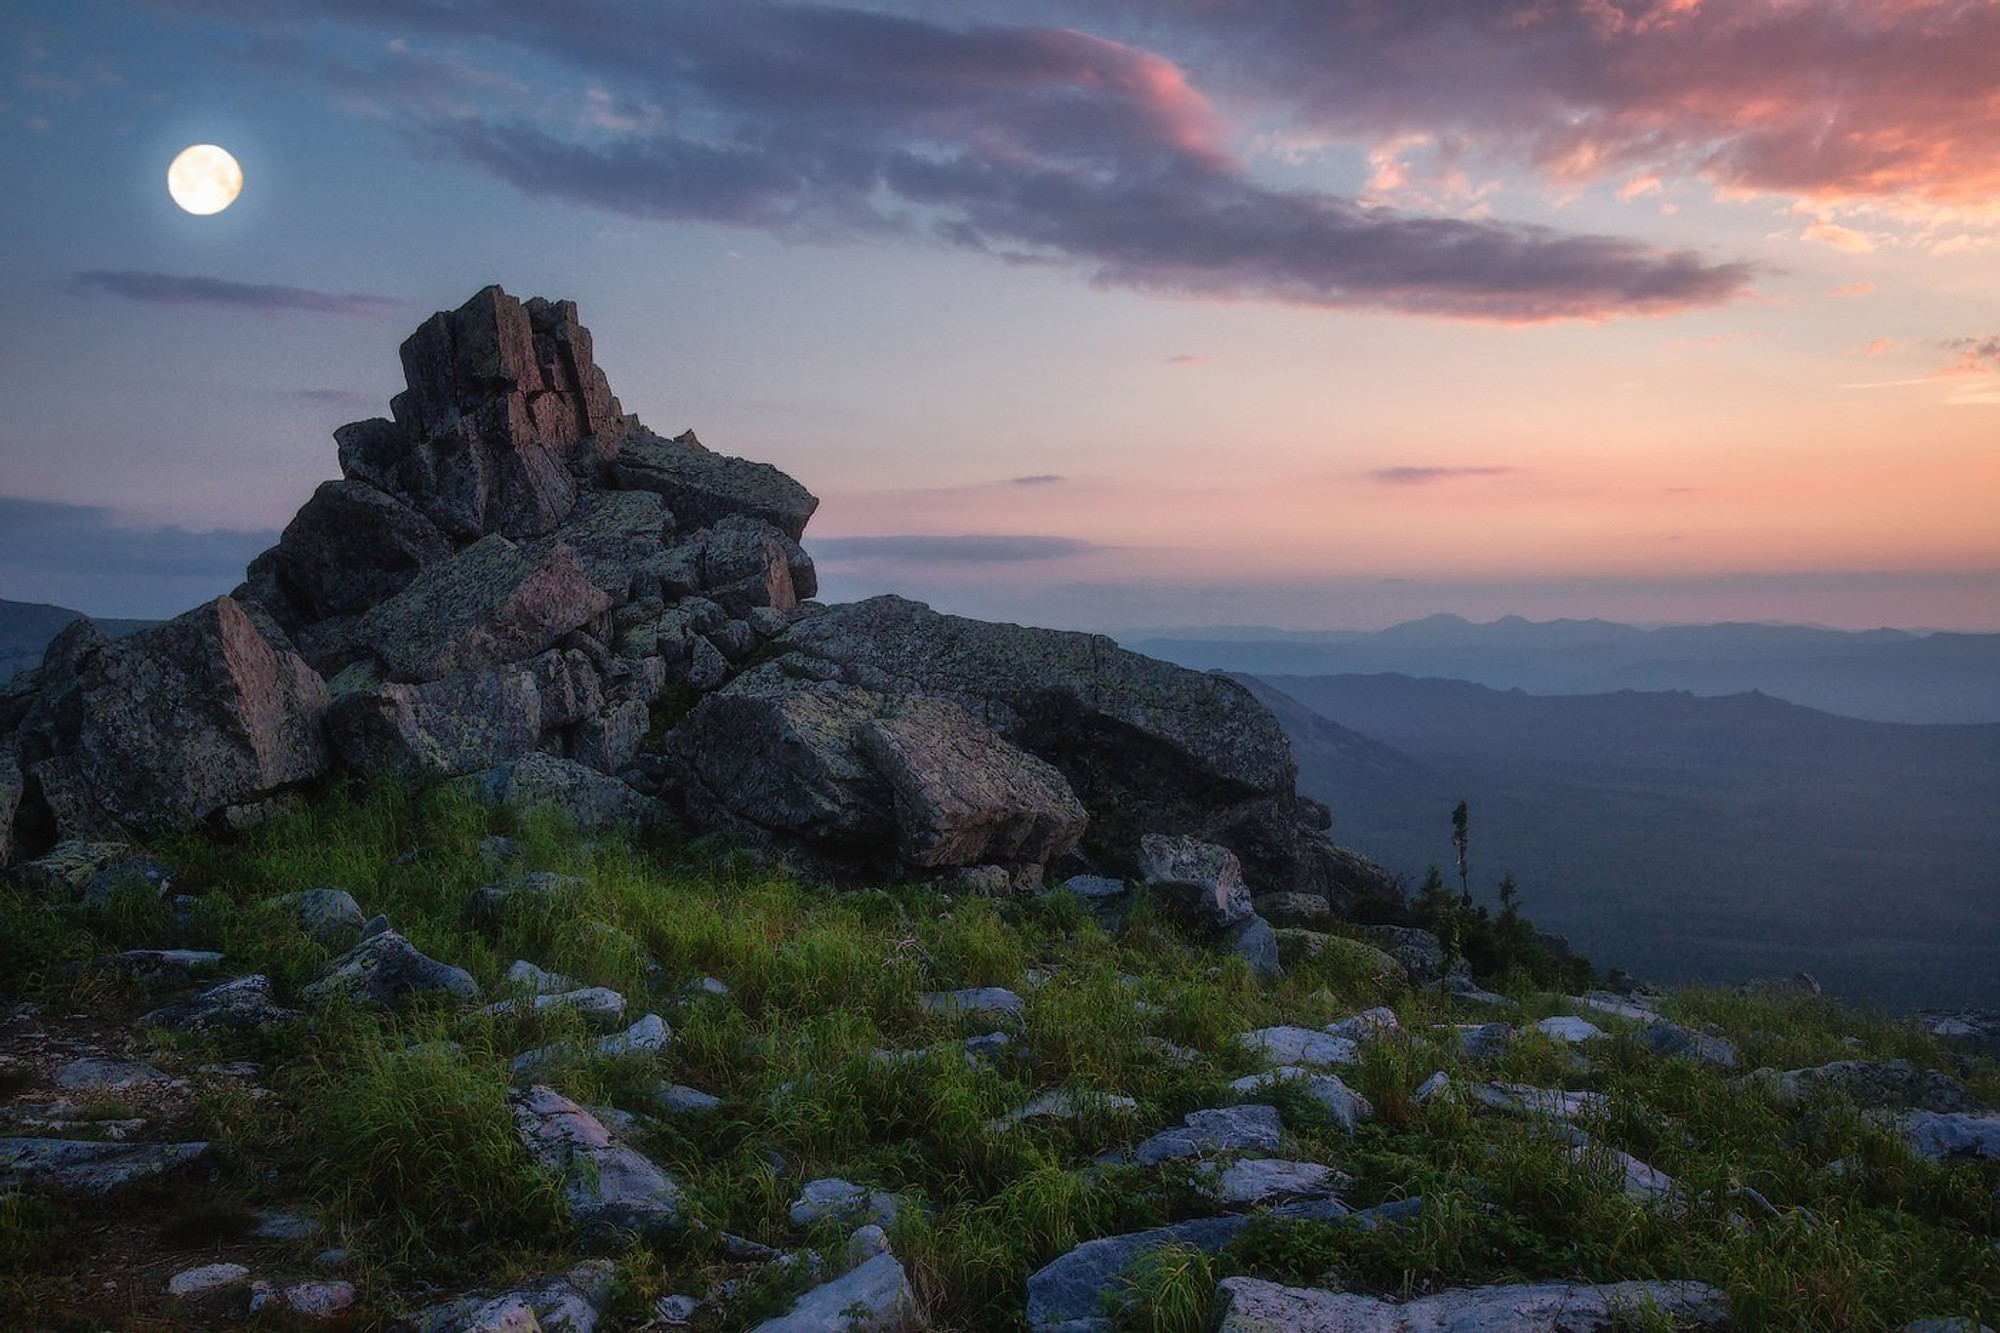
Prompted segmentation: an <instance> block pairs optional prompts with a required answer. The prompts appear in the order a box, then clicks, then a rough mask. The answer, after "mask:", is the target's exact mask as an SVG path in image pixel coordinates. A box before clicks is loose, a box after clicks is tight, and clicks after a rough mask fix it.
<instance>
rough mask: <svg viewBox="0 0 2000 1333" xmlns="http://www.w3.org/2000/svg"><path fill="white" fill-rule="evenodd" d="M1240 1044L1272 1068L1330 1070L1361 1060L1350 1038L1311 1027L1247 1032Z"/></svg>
mask: <svg viewBox="0 0 2000 1333" xmlns="http://www.w3.org/2000/svg"><path fill="white" fill-rule="evenodd" d="M1242 1041H1243V1045H1244V1046H1245V1047H1247V1048H1248V1049H1249V1050H1250V1051H1251V1052H1252V1053H1253V1054H1255V1055H1258V1056H1261V1057H1263V1059H1264V1061H1265V1063H1267V1064H1273V1065H1307V1066H1312V1067H1316V1068H1320V1069H1329V1068H1332V1067H1333V1066H1335V1065H1351V1064H1353V1063H1354V1062H1355V1061H1356V1060H1358V1059H1359V1058H1360V1048H1359V1047H1358V1046H1357V1045H1356V1044H1355V1042H1354V1040H1353V1039H1352V1038H1350V1037H1336V1036H1334V1035H1332V1034H1331V1033H1327V1032H1321V1031H1318V1030H1317V1029H1314V1028H1300V1027H1272V1028H1259V1029H1257V1030H1256V1031H1255V1032H1246V1033H1244V1034H1243V1037H1242Z"/></svg>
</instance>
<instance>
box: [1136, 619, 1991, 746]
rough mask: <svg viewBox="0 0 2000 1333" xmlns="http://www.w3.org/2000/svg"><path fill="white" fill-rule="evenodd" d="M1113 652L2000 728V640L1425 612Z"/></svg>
mask: <svg viewBox="0 0 2000 1333" xmlns="http://www.w3.org/2000/svg"><path fill="white" fill-rule="evenodd" d="M1118 638H1119V641H1120V642H1121V643H1123V644H1124V645H1125V646H1126V647H1128V648H1132V649H1136V650H1137V651H1139V652H1142V653H1148V654H1150V655H1152V656H1154V657H1164V658H1166V659H1167V660H1168V661H1170V662H1178V663H1180V664H1181V665H1183V666H1190V667H1196V668H1199V669H1201V670H1221V671H1241V672H1248V673H1251V674H1253V675H1341V674H1361V675H1367V674H1374V673H1380V672H1399V673H1401V674H1403V675H1409V676H1435V677H1440V678H1443V679H1448V680H1465V681H1471V682H1473V683H1474V684H1478V685H1488V686H1491V687H1493V688H1494V689H1501V690H1508V689H1520V690H1526V691H1528V692H1529V693H1531V694H1601V693H1609V692H1612V691H1617V690H1686V691H1688V692H1689V693H1691V694H1698V695H1704V696H1718V695H1727V694H1742V693H1746V692H1749V691H1753V690H1754V691H1759V692H1762V693H1764V694H1769V695H1774V696H1776V697H1777V698H1780V699H1785V700H1788V701H1789V702H1792V703H1795V704H1801V705H1804V706H1805V707H1808V708H1817V709H1821V710H1823V711H1825V712H1829V713H1839V714H1841V715H1842V716H1844V717H1855V718H1865V719H1869V720H1873V721H1878V722H2000V634H1952V633H1942V632H1939V633H1916V632H1910V631H1904V630H1869V631H1866V632H1862V633H1854V632H1848V631H1844V630H1832V629H1821V628H1817V627H1812V626H1805V625H1741V624H1738V625H1682V626H1668V627H1665V628H1660V629H1640V628H1637V627H1635V626H1632V625H1619V624H1614V623H1612V622H1610V621H1605V620H1553V621H1542V622H1536V621H1529V620H1523V619H1521V618H1520V617H1518V616H1509V617H1507V618H1506V619H1504V620H1497V621H1494V622H1493V623H1491V624H1485V625H1479V624H1474V623H1473V622H1471V621H1469V620H1465V619H1463V618H1461V617H1459V616H1451V615H1440V616H1429V617H1426V618H1425V619H1423V620H1413V621H1410V622H1408V623H1407V624H1402V625H1395V626H1392V627H1391V628H1389V629H1385V630H1378V631H1370V632H1364V631H1343V630H1328V631H1312V632H1298V631H1286V630H1276V629H1259V628H1255V627H1228V628H1217V629H1202V630H1159V631H1154V630H1134V631H1129V632H1127V633H1123V634H1120V635H1119V636H1118Z"/></svg>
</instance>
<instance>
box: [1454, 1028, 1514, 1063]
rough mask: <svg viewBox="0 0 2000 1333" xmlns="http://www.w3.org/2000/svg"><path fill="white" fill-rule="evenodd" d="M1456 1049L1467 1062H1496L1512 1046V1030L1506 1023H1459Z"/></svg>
mask: <svg viewBox="0 0 2000 1333" xmlns="http://www.w3.org/2000/svg"><path fill="white" fill-rule="evenodd" d="M1457 1032H1458V1048H1459V1050H1461V1051H1463V1052H1465V1058H1466V1059H1468V1060H1497V1059H1499V1058H1500V1057H1501V1056H1503V1055H1505V1054H1506V1053H1507V1048H1508V1047H1509V1046H1512V1045H1513V1044H1514V1029H1513V1028H1512V1027H1511V1026H1510V1025H1508V1024H1506V1023H1461V1024H1459V1025H1458V1028H1457Z"/></svg>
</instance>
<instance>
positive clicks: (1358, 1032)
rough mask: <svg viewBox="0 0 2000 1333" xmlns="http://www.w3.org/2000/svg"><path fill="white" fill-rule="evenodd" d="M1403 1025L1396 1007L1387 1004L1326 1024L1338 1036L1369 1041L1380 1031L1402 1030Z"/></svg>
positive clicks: (1328, 1029) (1351, 1039)
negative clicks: (1397, 1016) (1398, 1017)
mask: <svg viewBox="0 0 2000 1333" xmlns="http://www.w3.org/2000/svg"><path fill="white" fill-rule="evenodd" d="M1402 1027H1403V1025H1402V1023H1401V1022H1399V1021H1398V1020H1397V1018H1396V1011H1395V1010H1394V1009H1391V1008H1389V1007H1388V1006H1387V1005H1377V1006H1376V1007H1375V1008H1373V1009H1364V1010H1362V1011H1361V1012H1360V1013H1358V1014H1356V1015H1355V1016H1354V1017H1352V1018H1343V1019H1341V1020H1340V1021H1339V1022H1338V1023H1329V1024H1327V1025H1326V1030H1327V1031H1328V1032H1329V1033H1331V1034H1333V1035H1334V1036H1336V1037H1346V1038H1347V1039H1348V1040H1350V1041H1367V1040H1368V1039H1369V1038H1370V1037H1373V1036H1377V1035H1379V1034H1380V1033H1384V1032H1400V1031H1401V1030H1402Z"/></svg>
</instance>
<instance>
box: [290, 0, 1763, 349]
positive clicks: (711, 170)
mask: <svg viewBox="0 0 2000 1333" xmlns="http://www.w3.org/2000/svg"><path fill="white" fill-rule="evenodd" d="M281 12H282V13H288V14H290V15H292V16H294V19H295V21H298V22H301V23H302V22H304V21H306V20H308V19H312V20H332V21H334V22H338V23H345V24H350V25H352V24H359V25H363V26H370V27H376V26H379V27H391V26H393V27H394V28H395V29H396V31H397V32H398V34H399V35H401V34H404V33H410V32H417V33H428V34H430V35H431V37H432V38H433V39H434V40H437V41H441V42H455V41H465V40H472V39H480V40H483V41H485V42H487V43H491V44H497V45H498V46H499V47H501V48H505V49H511V50H512V51H514V52H515V53H516V54H517V56H518V57H519V58H520V59H522V60H535V61H548V60H553V61H556V62H559V63H560V64H561V65H563V66H565V67H566V68H567V69H568V70H570V71H571V72H573V73H575V74H577V75H580V76H582V77H583V78H584V79H585V80H586V81H587V83H588V84H590V85H591V86H592V87H593V88H596V87H600V86H601V87H603V88H604V89H606V91H604V92H603V93H602V94H601V96H599V98H598V101H597V103H596V105H597V107H598V108H599V109H600V110H609V111H611V112H613V114H599V115H587V116H584V117H582V118H581V119H582V120H583V122H584V123H582V124H579V123H578V118H577V117H569V118H556V117H554V116H552V115H544V116H543V117H542V119H540V120H534V119H528V118H524V117H525V116H526V115H527V114H528V109H525V108H519V107H517V106H516V105H515V103H514V102H513V101H512V100H509V99H499V102H498V103H497V104H496V103H493V102H489V103H488V104H486V105H485V106H484V107H483V108H482V109H481V110H479V111H477V112H466V113H462V114H460V113H451V112H446V111H440V110H439V109H438V107H437V104H436V102H435V101H434V100H433V99H428V98H417V97H414V96H413V97H412V98H410V99H409V102H408V105H407V106H406V108H405V111H404V117H403V118H404V120H405V121H406V123H407V124H408V126H409V127H410V130H411V132H412V133H413V134H414V135H415V136H417V138H418V139H419V140H420V141H421V142H422V143H423V144H424V145H426V146H428V147H429V148H432V149H435V150H439V151H442V152H444V153H446V154H449V155H453V156H457V157H459V158H461V159H463V160H465V161H468V162H471V163H473V164H475V165H477V166H478V167H480V168H481V169H483V170H485V171H487V172H489V173H491V174H493V175H495V176H497V177H499V178H501V179H503V180H506V181H508V182H510V183H511V184H513V185H514V186H515V187H517V188H518V189H520V190H521V191H522V192H524V193H526V194H529V195H531V196H535V197H541V198H556V199H565V200H570V201H573V202H578V203H582V204H585V205H587V206H590V207H594V208H599V209H603V210H606V211H609V212H613V213H618V214H622V215H626V216H630V217H638V218H653V219H667V220H698V221H709V222H724V223H731V224H735V225H741V226H748V227H757V228H761V229H765V230H770V231H776V232H780V233H784V234H789V235H795V236H805V237H812V238H819V239H845V238H850V237H853V236H856V235H864V234H885V233H886V234H901V235H909V236H927V237H930V238H932V239H934V240H939V241H942V242H944V243H947V244H951V245H955V246H959V247H962V248H966V249H970V250H976V251H980V252H983V253H987V254H991V255H993V256H995V257H997V258H1000V259H1003V260H1006V261H1010V262H1017V263H1040V264H1054V265H1062V266H1066V267H1070V268H1073V269H1075V270H1077V271H1079V272H1081V273H1082V274H1084V275H1085V276H1087V277H1088V278H1089V279H1090V280H1091V281H1093V282H1096V283H1098V284H1101V285H1104V286H1109V287H1122V288H1128V289H1134V290H1141V291H1148V292H1157V293H1162V294H1167V295H1173V296H1183V297H1203V298H1212V299H1218V300H1231V301H1236V300H1256V301H1270V302H1279V303H1285V304H1296V305H1306V306H1315V307H1323V308H1330V309H1378V310H1392V311H1400V312H1406V313H1415V314H1428V315H1440V316H1448V317H1456V318H1469V319H1482V320H1496V321H1504V322H1524V321H1536V320H1548V319H1562V318H1600V317H1605V316H1610V315H1620V314H1643V313H1661V312H1667V311H1673V310H1678V309H1683V308H1687V307H1690V306H1702V305H1710V304H1715V303H1718V302H1722V301H1727V300H1729V299H1731V298H1732V297H1735V296H1738V295H1740V294H1742V293H1743V292H1744V291H1746V290H1747V288H1748V286H1749V284H1750V281H1751V278H1752V277H1753V272H1752V269H1751V268H1750V266H1748V265H1746V264H1742V263H1731V262H1716V261H1712V260H1710V259H1708V258H1706V257H1704V256H1702V255H1700V254H1698V253H1696V252H1695V251H1692V250H1662V249H1659V248H1656V247H1654V246H1651V245H1648V244H1645V243H1643V242H1639V241H1636V240H1630V239H1625V238H1619V237H1612V236H1594V235H1575V234H1566V233H1561V232H1557V231H1554V230H1551V229H1548V228H1544V227H1537V226H1528V225H1523V224H1516V223H1508V222H1504V221H1492V220H1484V219H1480V220H1473V219H1463V218H1451V217H1428V216H1418V215H1411V214H1408V213H1401V212H1395V211H1391V210H1387V209H1381V208H1371V207H1366V206H1363V205H1362V204H1360V203H1358V202H1357V201H1355V200H1353V199H1351V198H1344V197H1340V196H1337V195H1332V194H1327V193H1320V192H1313V191H1304V190H1286V189H1275V188H1271V187H1268V186H1265V185H1262V184H1259V183H1258V182H1256V181H1255V180H1253V179H1252V178H1251V177H1250V176H1249V174H1248V173H1247V172H1246V170H1245V169H1244V167H1243V166H1242V164H1241V163H1239V162H1237V161H1236V160H1235V159H1234V158H1233V156H1232V155H1231V154H1230V152H1229V151H1228V149H1227V147H1226V144H1227V141H1228V133H1229V132H1228V127H1227V126H1225V125H1224V124H1223V123H1222V121H1221V119H1220V117H1219V116H1218V115H1217V113H1216V112H1215V110H1214V109H1213V107H1212V106H1211V105H1210V103H1209V101H1208V99H1207V98H1206V97H1205V96H1204V95H1203V94H1202V93H1201V92H1200V91H1199V90H1197V89H1196V88H1195V87H1194V86H1193V84H1192V83H1190V81H1189V79H1188V77H1187V75H1186V74H1185V73H1184V71H1183V70H1182V69H1181V68H1180V67H1179V66H1178V65H1176V64H1174V63H1173V62H1171V61H1169V60H1167V59H1165V58H1163V57H1162V56H1160V55H1157V54H1154V53H1152V52H1150V51H1145V50H1140V49H1137V48H1135V47H1132V46H1127V45H1121V44H1119V43H1116V42H1112V41H1108V40H1105V39H1103V38H1101V37H1095V36H1091V35H1088V34H1086V33H1082V32H1077V31H1073V30H1069V29H1058V28H1035V27H1003V26H993V25H979V26H970V27H950V26H945V25H943V24H941V23H936V22H930V21H924V20H919V19H913V18H906V17H898V16H895V15H890V14H884V13H878V12H870V11H864V10H859V9H852V8H841V7H834V6H814V7H800V6H788V5H776V4H756V3H742V4H734V5H728V6H673V7H663V8H645V9H639V8H634V7H631V6H627V5H624V4H620V3H616V0H577V3H574V4H570V5H565V6H563V7H562V8H561V10H560V12H559V13H558V12H554V11H551V12H549V13H548V14H546V15H544V13H543V12H542V11H541V10H539V9H536V8H533V7H528V6H503V7H497V8H487V7H472V6H462V5H459V4H454V3H441V2H440V0H431V2H430V3H417V4H411V5H394V6H388V5H383V4H380V3H373V2H372V0H364V2H351V0H318V2H317V3H303V4H299V5H296V6H293V7H291V8H290V9H288V10H284V11H281ZM264 46H265V48H266V49H267V50H268V51H272V52H277V51H283V50H285V49H286V46H285V44H284V43H282V42H266V43H264ZM326 63H327V62H326V60H325V59H324V58H320V57H315V59H314V60H312V61H299V62H296V68H298V69H299V70H300V72H302V73H304V74H306V75H307V76H309V77H310V76H314V75H315V74H318V73H320V72H321V71H320V70H319V67H320V66H322V65H325V64H326ZM351 82H352V80H351V79H345V78H344V79H343V80H342V82H341V85H340V86H341V88H342V90H343V91H344V90H345V89H346V88H347V87H349V86H350V85H351ZM464 86H465V85H464V84H463V83H461V85H460V90H461V91H462V90H463V88H464ZM393 87H394V85H393V84H388V85H385V91H384V93H383V95H384V96H389V95H392V94H393Z"/></svg>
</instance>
